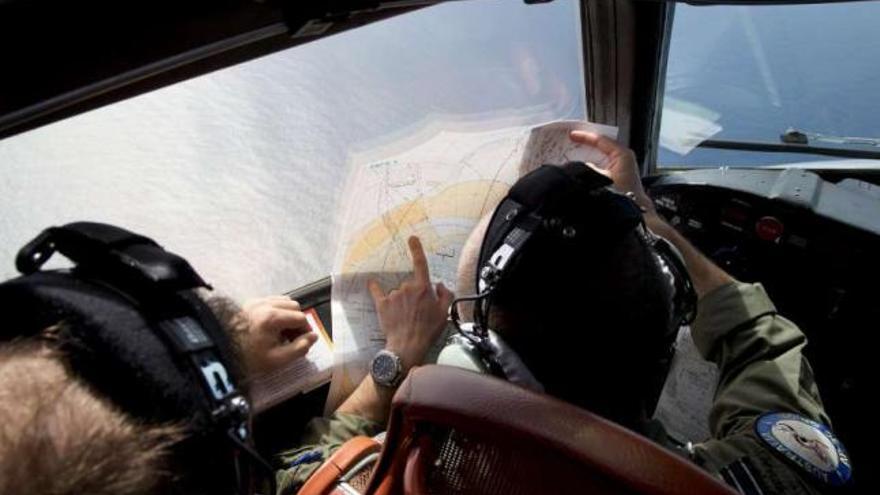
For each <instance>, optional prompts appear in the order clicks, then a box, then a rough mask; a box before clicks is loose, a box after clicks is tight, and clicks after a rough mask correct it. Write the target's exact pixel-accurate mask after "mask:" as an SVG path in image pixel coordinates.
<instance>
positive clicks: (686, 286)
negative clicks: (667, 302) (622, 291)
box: [644, 228, 697, 329]
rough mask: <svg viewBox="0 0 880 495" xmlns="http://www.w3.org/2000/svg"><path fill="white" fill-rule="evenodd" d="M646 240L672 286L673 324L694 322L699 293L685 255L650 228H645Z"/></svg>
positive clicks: (681, 324) (675, 325)
mask: <svg viewBox="0 0 880 495" xmlns="http://www.w3.org/2000/svg"><path fill="white" fill-rule="evenodd" d="M644 233H645V236H646V240H647V241H648V243H649V245H650V246H651V248H652V250H653V251H654V254H655V255H656V256H657V260H658V262H659V263H660V266H661V269H662V271H663V273H664V275H665V276H666V277H667V280H668V282H669V284H670V286H671V287H672V294H673V295H672V306H673V308H672V313H673V314H672V321H671V326H673V327H675V328H676V329H677V328H678V327H681V326H683V325H689V324H691V323H693V321H694V319H695V318H696V316H697V293H696V291H695V290H694V286H693V282H692V281H691V277H690V274H689V272H688V270H687V265H686V264H685V261H684V256H682V254H681V252H680V251H679V250H678V248H676V247H675V245H673V244H672V243H671V242H669V241H668V240H666V239H665V238H664V237H661V236H659V235H657V234H655V233H653V232H651V231H650V230H649V229H647V228H644Z"/></svg>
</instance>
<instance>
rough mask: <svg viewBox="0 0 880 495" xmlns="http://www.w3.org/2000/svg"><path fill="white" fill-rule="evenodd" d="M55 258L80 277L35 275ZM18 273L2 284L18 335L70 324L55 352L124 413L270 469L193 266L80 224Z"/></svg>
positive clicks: (57, 230)
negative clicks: (253, 438)
mask: <svg viewBox="0 0 880 495" xmlns="http://www.w3.org/2000/svg"><path fill="white" fill-rule="evenodd" d="M55 252H58V253H61V254H63V255H64V256H66V257H67V258H68V259H70V260H71V261H72V262H73V263H74V267H73V268H72V269H71V270H50V271H39V270H40V268H41V267H42V266H43V264H44V263H45V262H46V261H48V260H49V258H51V257H52V255H53V254H54V253H55ZM16 266H17V268H18V269H19V271H20V272H22V273H23V276H22V277H19V278H17V279H13V280H10V281H7V282H4V283H2V284H0V305H8V307H7V311H5V313H6V314H12V315H13V316H12V317H13V319H15V320H16V324H15V325H13V326H14V327H15V328H17V330H13V331H18V332H27V333H28V334H31V335H33V334H34V333H36V332H39V331H41V330H42V329H43V328H45V326H48V325H50V324H55V323H57V322H59V321H63V322H65V323H67V324H66V325H63V327H62V334H61V335H60V336H59V343H60V347H61V349H62V351H63V352H64V353H65V356H66V357H67V359H68V361H69V362H70V365H71V369H73V370H75V371H76V372H77V374H78V375H79V376H80V377H81V378H82V379H83V380H84V381H85V382H86V383H88V384H89V385H90V386H92V387H93V388H94V389H95V390H96V391H98V392H99V393H101V394H102V395H104V396H105V397H106V398H107V399H109V400H110V401H111V402H114V403H115V404H116V405H117V406H118V407H119V408H120V409H121V410H123V411H125V412H126V413H127V414H129V415H132V416H133V417H135V418H138V419H140V420H143V421H147V422H168V421H171V422H181V421H182V422H183V423H185V424H186V426H187V428H188V430H189V432H190V433H191V435H190V438H191V439H192V440H187V442H190V443H189V444H188V445H195V443H198V442H207V443H204V444H203V447H204V446H205V445H210V446H211V447H209V448H217V447H219V446H222V445H226V447H227V448H229V449H230V451H233V450H234V451H238V452H243V453H244V455H246V456H250V459H251V460H252V461H254V462H255V464H256V465H258V466H260V467H262V468H265V469H269V470H270V471H271V466H269V465H268V463H266V461H265V460H263V459H262V458H261V457H260V456H259V455H258V454H256V452H254V451H253V449H252V448H251V447H250V445H249V443H250V433H249V427H248V421H249V413H250V405H249V402H248V400H247V399H246V397H245V396H244V395H243V391H242V389H241V388H240V386H239V383H240V376H239V370H238V366H237V362H236V356H235V354H234V351H233V344H232V342H231V337H230V336H229V335H228V334H227V333H226V332H227V331H226V329H224V328H223V327H222V326H221V324H220V322H218V321H217V319H216V317H215V316H214V314H213V312H212V311H211V310H210V308H208V307H207V305H206V304H205V303H204V302H203V301H202V299H201V298H200V297H199V296H198V295H197V294H196V293H195V292H194V290H196V289H200V288H210V286H209V285H208V284H207V283H205V281H204V280H203V279H202V278H201V277H200V276H199V275H198V273H196V271H195V270H194V269H193V268H192V266H191V265H190V264H189V263H188V262H187V261H186V260H185V259H183V258H181V257H180V256H177V255H175V254H173V253H170V252H168V251H165V250H164V249H163V248H162V247H161V246H159V245H158V244H157V243H156V242H154V241H153V240H151V239H149V238H147V237H144V236H141V235H138V234H135V233H132V232H130V231H127V230H125V229H121V228H118V227H114V226H111V225H106V224H100V223H90V222H77V223H71V224H67V225H64V226H62V227H51V228H49V229H46V230H45V231H43V232H42V233H41V234H39V235H38V236H37V237H36V238H35V239H34V240H32V241H31V242H29V243H27V244H26V245H25V246H24V247H23V248H22V249H21V250H20V251H19V253H18V256H17V258H16ZM53 320H54V321H53ZM26 335H27V334H25V333H19V334H12V335H10V334H5V335H4V334H0V338H2V339H9V338H14V337H16V336H26ZM230 442H231V444H230ZM198 450H202V449H201V448H195V447H193V448H191V449H190V450H189V452H190V453H195V452H197V451H198ZM202 454H206V455H207V456H212V455H215V456H216V455H218V454H215V452H202ZM196 455H199V454H196ZM190 456H191V455H190ZM196 462H197V463H198V465H199V467H198V468H197V469H198V470H199V471H205V473H204V474H205V475H209V476H215V477H217V478H220V476H218V473H216V472H214V473H210V472H208V471H210V467H211V466H210V465H212V462H211V461H210V460H205V461H204V462H201V461H196ZM215 471H216V469H215ZM270 482H274V479H272V477H271V476H270ZM240 488H241V487H240Z"/></svg>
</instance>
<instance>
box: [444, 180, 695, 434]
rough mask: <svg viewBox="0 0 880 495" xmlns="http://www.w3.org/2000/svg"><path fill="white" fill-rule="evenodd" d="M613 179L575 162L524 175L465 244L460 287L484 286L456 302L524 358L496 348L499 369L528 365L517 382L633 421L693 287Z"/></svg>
mask: <svg viewBox="0 0 880 495" xmlns="http://www.w3.org/2000/svg"><path fill="white" fill-rule="evenodd" d="M610 184H611V181H610V180H609V179H607V178H606V177H605V176H604V175H602V174H600V173H598V172H596V171H595V170H593V169H591V168H589V167H588V166H586V165H584V164H583V163H569V164H567V165H565V166H563V167H555V166H547V165H545V166H543V167H541V168H539V169H538V170H536V171H534V172H532V173H530V174H528V175H526V176H524V177H523V178H521V179H520V180H519V181H518V182H517V183H516V184H515V185H514V186H513V187H512V188H511V190H510V192H509V194H508V195H507V197H506V198H505V199H504V200H503V201H502V202H501V203H500V205H499V206H498V208H497V209H496V210H495V212H494V214H493V215H492V216H491V217H488V218H484V219H483V220H482V221H481V222H480V224H479V225H478V226H477V228H476V229H475V230H474V232H473V233H472V235H471V237H470V239H469V240H468V242H467V243H466V246H465V248H464V250H463V253H462V259H461V263H460V267H459V287H458V291H457V292H458V294H480V295H482V297H479V298H478V299H477V300H476V301H473V302H469V301H467V302H466V303H465V304H461V303H459V304H458V305H457V307H456V309H458V310H459V311H461V312H462V315H463V316H464V318H463V319H468V318H467V317H466V316H468V315H470V313H471V312H473V314H474V318H473V319H474V321H475V327H477V328H476V329H475V330H476V332H475V333H479V331H480V330H481V329H480V328H479V327H486V328H488V329H491V330H492V331H494V332H495V333H496V334H497V335H498V336H500V337H501V341H500V344H501V346H502V348H503V347H505V345H506V347H509V349H510V350H512V351H513V353H507V354H513V355H514V356H516V357H518V359H516V360H515V361H521V363H513V364H512V363H511V361H510V359H508V358H507V357H505V358H503V359H502V360H501V366H500V368H505V369H503V370H500V369H496V370H495V372H496V374H500V375H502V376H504V375H507V378H509V379H510V378H511V376H510V375H520V376H515V377H513V379H512V381H518V380H522V376H521V375H522V374H523V373H521V372H520V371H519V370H517V369H516V368H517V367H518V366H519V365H520V364H524V365H525V368H526V369H527V371H528V372H527V373H526V375H529V379H528V380H522V381H526V382H529V381H531V380H532V379H534V380H535V381H536V382H537V383H538V386H539V387H541V388H543V390H544V391H545V392H547V393H549V394H551V395H554V396H557V397H559V398H562V399H564V400H567V401H570V402H572V403H575V404H577V405H579V406H581V407H584V408H587V409H589V410H591V411H593V412H596V413H598V414H601V415H603V416H605V417H607V418H609V419H612V420H615V421H617V422H619V423H621V424H624V425H626V426H629V427H631V428H634V429H639V428H641V427H642V424H643V420H644V419H645V418H646V417H649V416H650V415H651V413H652V412H653V409H654V407H655V406H656V401H657V398H658V396H659V392H660V389H661V388H662V384H663V382H664V380H665V378H666V373H667V371H668V365H669V360H670V358H671V354H672V345H673V342H674V339H675V336H676V333H677V330H678V327H679V324H680V323H681V322H682V320H684V319H686V314H685V313H687V312H688V310H689V309H691V308H688V307H687V306H689V304H688V303H689V302H692V293H691V294H685V292H687V289H688V288H689V280H686V277H687V275H686V272H685V271H684V269H683V266H682V265H681V264H680V260H676V259H674V258H675V256H674V253H671V252H670V251H669V247H668V245H667V244H663V247H664V248H665V249H658V245H659V243H662V242H665V241H662V240H658V239H657V238H655V237H654V236H653V235H652V234H651V233H650V232H648V231H647V230H646V229H645V227H644V225H643V223H642V217H641V211H640V209H639V208H638V207H637V206H636V205H635V203H634V202H633V201H631V200H630V198H628V197H626V196H624V195H621V194H618V193H617V192H614V191H613V190H612V189H610V188H609V186H610ZM676 279H678V280H676ZM469 337H471V340H472V341H477V344H479V338H477V339H473V338H472V337H473V334H470V335H469ZM496 344H497V343H496ZM476 347H477V348H479V347H480V346H479V345H477V346H476ZM497 347H498V345H491V346H488V348H489V349H495V348H497ZM500 354H505V353H504V350H503V349H502V350H501V352H500ZM478 355H481V356H485V355H486V353H479V352H478ZM489 355H492V354H491V352H490V353H489ZM486 361H487V360H485V359H484V362H486ZM488 361H491V359H490V360H488ZM488 364H489V366H488V368H489V369H490V370H491V368H492V367H493V366H492V365H491V362H489V363H488ZM496 368H498V367H496Z"/></svg>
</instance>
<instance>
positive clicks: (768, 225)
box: [755, 217, 785, 241]
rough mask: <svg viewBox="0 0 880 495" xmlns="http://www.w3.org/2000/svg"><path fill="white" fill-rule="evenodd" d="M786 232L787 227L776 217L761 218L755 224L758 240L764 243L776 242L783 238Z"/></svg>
mask: <svg viewBox="0 0 880 495" xmlns="http://www.w3.org/2000/svg"><path fill="white" fill-rule="evenodd" d="M784 231H785V226H784V225H782V222H780V221H779V219H778V218H776V217H761V218H760V219H759V220H758V221H757V222H756V223H755V233H756V234H758V239H761V240H764V241H776V240H778V239H779V238H780V237H782V232H784Z"/></svg>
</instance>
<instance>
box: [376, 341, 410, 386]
mask: <svg viewBox="0 0 880 495" xmlns="http://www.w3.org/2000/svg"><path fill="white" fill-rule="evenodd" d="M370 375H372V376H373V381H374V382H376V383H377V384H378V385H381V386H383V387H388V388H394V387H396V386H397V385H398V384H399V383H400V381H401V380H402V379H403V365H402V364H401V363H400V356H398V355H397V354H394V353H393V352H391V351H389V350H385V349H383V350H381V351H379V352H377V353H376V356H375V357H373V360H372V361H371V362H370Z"/></svg>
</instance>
